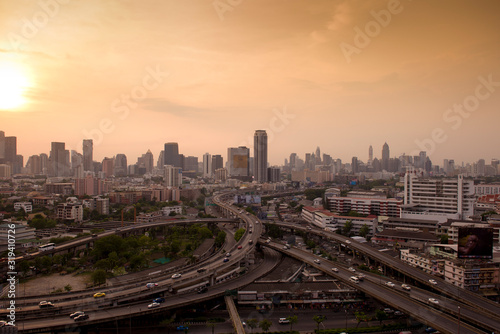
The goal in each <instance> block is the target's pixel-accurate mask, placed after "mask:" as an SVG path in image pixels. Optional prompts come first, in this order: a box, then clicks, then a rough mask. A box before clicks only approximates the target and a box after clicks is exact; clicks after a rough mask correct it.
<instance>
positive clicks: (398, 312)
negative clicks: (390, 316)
mask: <svg viewBox="0 0 500 334" xmlns="http://www.w3.org/2000/svg"><path fill="white" fill-rule="evenodd" d="M394 315H395V316H398V317H400V316H402V315H404V313H403V312H401V311H395V312H394Z"/></svg>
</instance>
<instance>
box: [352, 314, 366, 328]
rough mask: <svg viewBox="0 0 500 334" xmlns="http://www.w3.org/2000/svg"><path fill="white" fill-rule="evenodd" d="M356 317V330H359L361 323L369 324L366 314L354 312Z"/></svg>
mask: <svg viewBox="0 0 500 334" xmlns="http://www.w3.org/2000/svg"><path fill="white" fill-rule="evenodd" d="M354 316H355V317H356V321H357V322H358V324H357V325H356V328H358V326H359V324H360V323H361V322H367V321H368V316H367V315H366V314H365V313H364V312H358V311H356V312H354Z"/></svg>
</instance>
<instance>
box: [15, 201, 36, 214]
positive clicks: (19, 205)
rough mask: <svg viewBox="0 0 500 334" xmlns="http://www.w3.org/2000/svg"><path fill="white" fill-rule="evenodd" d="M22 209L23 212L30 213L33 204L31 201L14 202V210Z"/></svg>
mask: <svg viewBox="0 0 500 334" xmlns="http://www.w3.org/2000/svg"><path fill="white" fill-rule="evenodd" d="M21 209H23V210H24V212H26V213H30V212H32V211H33V205H32V204H31V202H16V203H14V210H16V211H19V210H21Z"/></svg>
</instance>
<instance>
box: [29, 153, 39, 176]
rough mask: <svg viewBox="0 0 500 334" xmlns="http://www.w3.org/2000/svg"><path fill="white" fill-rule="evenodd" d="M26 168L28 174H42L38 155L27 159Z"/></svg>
mask: <svg viewBox="0 0 500 334" xmlns="http://www.w3.org/2000/svg"><path fill="white" fill-rule="evenodd" d="M26 168H27V169H28V173H30V174H34V175H39V174H42V159H41V158H40V156H39V155H32V156H31V157H29V158H28V162H27V163H26Z"/></svg>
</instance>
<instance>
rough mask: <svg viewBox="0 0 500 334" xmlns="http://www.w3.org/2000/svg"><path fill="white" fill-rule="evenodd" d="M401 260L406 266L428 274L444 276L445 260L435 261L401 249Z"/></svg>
mask: <svg viewBox="0 0 500 334" xmlns="http://www.w3.org/2000/svg"><path fill="white" fill-rule="evenodd" d="M400 259H401V261H403V262H405V263H406V264H409V265H410V266H412V267H415V268H420V269H422V270H423V271H425V272H426V273H428V274H434V275H440V276H442V275H444V260H433V259H431V258H429V257H428V256H425V255H424V254H419V253H415V252H412V251H411V250H410V249H401V250H400Z"/></svg>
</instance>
